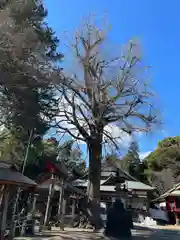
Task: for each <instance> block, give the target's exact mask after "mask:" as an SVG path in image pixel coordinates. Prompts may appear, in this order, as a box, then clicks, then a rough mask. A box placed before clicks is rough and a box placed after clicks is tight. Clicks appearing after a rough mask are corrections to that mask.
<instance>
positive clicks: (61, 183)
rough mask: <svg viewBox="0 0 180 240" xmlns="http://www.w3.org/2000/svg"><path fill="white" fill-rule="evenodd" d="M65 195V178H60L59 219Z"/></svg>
mask: <svg viewBox="0 0 180 240" xmlns="http://www.w3.org/2000/svg"><path fill="white" fill-rule="evenodd" d="M63 197H64V179H61V180H60V190H59V203H58V220H60V219H61V214H62V205H63Z"/></svg>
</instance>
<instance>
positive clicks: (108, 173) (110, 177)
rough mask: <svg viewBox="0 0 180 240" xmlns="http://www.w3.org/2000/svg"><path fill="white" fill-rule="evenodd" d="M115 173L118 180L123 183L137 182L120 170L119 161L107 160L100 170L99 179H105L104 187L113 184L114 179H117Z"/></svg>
mask: <svg viewBox="0 0 180 240" xmlns="http://www.w3.org/2000/svg"><path fill="white" fill-rule="evenodd" d="M116 173H118V175H119V178H121V179H123V180H124V181H126V180H128V181H136V182H137V179H135V178H134V177H133V176H131V175H130V174H129V173H128V172H126V171H124V170H123V169H122V167H121V161H120V160H111V159H109V160H108V161H106V162H105V163H104V164H103V166H102V170H101V177H107V180H106V182H105V183H104V185H105V184H108V185H109V184H112V183H114V181H115V179H116V178H117V176H116Z"/></svg>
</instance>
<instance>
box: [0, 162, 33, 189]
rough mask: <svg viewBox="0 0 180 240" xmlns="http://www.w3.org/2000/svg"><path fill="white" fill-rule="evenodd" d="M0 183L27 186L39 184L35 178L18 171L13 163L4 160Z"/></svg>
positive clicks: (0, 165) (0, 171) (1, 165)
mask: <svg viewBox="0 0 180 240" xmlns="http://www.w3.org/2000/svg"><path fill="white" fill-rule="evenodd" d="M0 183H1V184H9V185H25V186H36V185H37V184H36V183H35V182H34V181H33V180H31V179H30V178H28V177H26V176H24V175H23V174H22V173H20V172H18V171H17V170H16V169H15V168H14V167H13V166H12V165H10V164H7V163H4V162H1V163H0Z"/></svg>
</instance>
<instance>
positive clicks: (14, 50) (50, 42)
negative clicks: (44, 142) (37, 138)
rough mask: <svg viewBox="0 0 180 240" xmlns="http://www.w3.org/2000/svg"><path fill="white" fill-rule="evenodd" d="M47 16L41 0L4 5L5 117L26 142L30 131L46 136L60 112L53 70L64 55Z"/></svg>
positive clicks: (0, 99) (0, 67)
mask: <svg viewBox="0 0 180 240" xmlns="http://www.w3.org/2000/svg"><path fill="white" fill-rule="evenodd" d="M46 16H47V11H46V10H45V8H44V6H43V1H41V0H7V1H4V2H3V3H2V4H1V5H0V21H1V23H2V24H1V26H0V37H1V41H2V43H3V48H1V49H0V74H1V79H0V103H1V106H0V110H1V120H2V123H3V124H4V125H5V126H6V128H8V129H9V130H10V131H12V130H13V132H14V131H16V130H17V129H18V133H19V135H18V136H16V137H18V138H19V139H20V141H22V142H23V143H24V144H25V145H26V143H27V141H28V138H29V136H30V132H31V131H33V135H37V134H38V135H41V136H42V135H43V134H44V133H45V132H46V131H47V130H48V128H49V122H50V121H51V119H52V117H53V116H54V115H55V114H56V106H57V102H56V99H55V91H54V89H53V83H52V79H51V73H52V69H53V65H54V64H55V62H56V61H58V60H60V59H61V58H62V55H61V54H59V53H58V52H57V47H58V43H59V40H58V39H57V38H56V37H55V36H54V33H53V31H52V29H51V28H49V27H48V25H47V24H46V22H45V21H44V19H45V17H46ZM16 135H17V134H16Z"/></svg>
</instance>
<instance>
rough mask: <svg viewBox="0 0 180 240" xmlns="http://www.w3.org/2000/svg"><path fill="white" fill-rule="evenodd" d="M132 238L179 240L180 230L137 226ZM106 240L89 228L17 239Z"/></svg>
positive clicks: (56, 231) (133, 239)
mask: <svg viewBox="0 0 180 240" xmlns="http://www.w3.org/2000/svg"><path fill="white" fill-rule="evenodd" d="M132 234H133V238H132V240H145V239H147V240H163V239H164V240H179V239H180V238H179V237H180V231H179V230H177V229H176V230H174V229H172V230H171V229H168V230H167V229H155V228H154V229H153V228H148V227H143V226H135V227H134V229H133V230H132ZM31 239H32V240H105V239H107V238H105V237H104V236H103V234H102V233H94V232H92V231H87V230H84V231H83V230H79V229H71V230H68V229H67V230H65V231H64V232H62V231H60V230H58V229H56V230H52V231H47V232H44V233H43V235H41V236H40V235H39V236H36V237H31V238H28V237H22V238H17V240H31Z"/></svg>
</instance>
